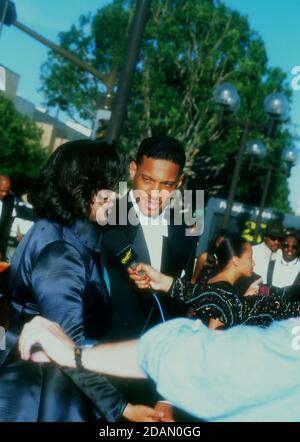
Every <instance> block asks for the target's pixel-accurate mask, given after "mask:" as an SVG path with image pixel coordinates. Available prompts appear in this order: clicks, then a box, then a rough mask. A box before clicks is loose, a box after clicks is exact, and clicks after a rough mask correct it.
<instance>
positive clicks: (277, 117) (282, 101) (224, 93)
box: [213, 83, 289, 229]
mask: <svg viewBox="0 0 300 442" xmlns="http://www.w3.org/2000/svg"><path fill="white" fill-rule="evenodd" d="M213 98H214V101H215V103H216V104H218V105H219V106H220V109H221V111H220V114H219V124H220V125H221V124H222V122H223V120H225V121H226V122H227V123H229V124H230V125H232V126H238V127H242V128H243V132H242V136H241V141H240V146H239V150H238V154H237V157H236V162H235V166H234V171H233V175H232V179H231V183H230V189H229V193H228V198H227V206H226V211H225V215H224V220H223V228H224V229H226V228H227V227H228V224H229V220H230V216H231V211H232V206H233V202H234V198H235V193H236V188H237V184H238V180H239V176H240V171H241V166H242V161H243V155H244V152H245V147H246V141H247V137H248V133H249V130H250V129H259V130H261V131H264V132H267V134H268V135H269V136H270V137H274V135H275V130H276V126H277V124H278V123H279V122H281V121H284V120H285V119H286V117H287V113H288V110H289V103H288V100H287V98H286V97H285V96H284V95H283V94H281V93H272V94H270V95H268V96H267V97H266V98H265V100H264V109H265V112H266V113H267V115H268V116H269V117H270V123H269V124H267V125H262V124H257V123H252V122H251V121H250V119H249V118H247V119H246V121H241V120H239V119H236V118H232V117H230V116H228V114H233V113H234V112H236V111H237V110H238V108H239V105H240V97H239V94H238V92H237V90H236V88H235V87H234V86H233V85H232V84H230V83H221V84H219V85H217V86H216V88H215V90H214V94H213Z"/></svg>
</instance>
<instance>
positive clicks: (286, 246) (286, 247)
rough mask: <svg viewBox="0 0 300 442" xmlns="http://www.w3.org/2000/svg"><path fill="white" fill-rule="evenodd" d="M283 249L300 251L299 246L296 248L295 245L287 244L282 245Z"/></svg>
mask: <svg viewBox="0 0 300 442" xmlns="http://www.w3.org/2000/svg"><path fill="white" fill-rule="evenodd" d="M282 247H283V248H284V249H293V250H298V246H296V244H293V245H292V246H291V245H290V244H287V243H285V244H283V245H282Z"/></svg>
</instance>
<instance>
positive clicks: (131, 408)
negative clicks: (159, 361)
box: [19, 316, 172, 422]
mask: <svg viewBox="0 0 300 442" xmlns="http://www.w3.org/2000/svg"><path fill="white" fill-rule="evenodd" d="M35 344H38V345H40V346H41V347H42V349H43V351H42V350H40V351H37V352H35V353H31V348H32V346H33V345H35ZM74 348H75V343H74V341H72V340H71V339H70V338H69V337H68V336H67V335H66V334H65V333H64V331H63V330H62V328H61V327H60V326H59V325H58V324H57V323H55V322H52V321H49V320H47V319H45V318H43V317H41V316H36V317H35V318H34V319H33V320H32V321H31V322H29V323H27V324H26V325H25V326H24V328H23V331H22V333H21V336H20V340H19V350H20V353H21V357H22V359H24V360H30V359H31V360H32V361H34V362H39V363H43V362H50V361H54V362H56V363H57V364H58V365H61V366H63V367H69V368H74V367H76V363H75V357H74ZM82 364H83V367H84V368H85V369H87V370H91V371H94V372H96V373H100V374H110V375H112V376H119V377H127V378H129V377H130V378H146V377H147V376H146V375H145V374H144V372H143V371H142V370H141V369H140V368H139V367H138V363H137V341H135V340H132V341H125V342H121V343H114V344H103V345H99V346H96V347H94V348H86V349H84V350H83V351H82ZM83 379H84V377H83ZM79 386H80V385H79ZM123 417H125V418H126V419H129V420H131V421H134V422H158V421H162V422H163V421H167V422H168V421H172V419H170V418H169V417H167V414H166V413H164V412H162V411H160V410H154V409H152V408H150V407H147V406H144V405H132V404H127V406H126V408H125V410H124V413H123Z"/></svg>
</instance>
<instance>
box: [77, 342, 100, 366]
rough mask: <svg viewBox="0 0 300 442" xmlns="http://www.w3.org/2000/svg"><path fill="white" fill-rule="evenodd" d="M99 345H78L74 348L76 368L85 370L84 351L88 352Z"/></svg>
mask: <svg viewBox="0 0 300 442" xmlns="http://www.w3.org/2000/svg"><path fill="white" fill-rule="evenodd" d="M96 344H97V342H96V341H94V340H93V341H91V342H86V343H85V344H83V345H77V346H76V347H74V357H75V364H76V368H81V369H84V366H83V364H82V353H83V350H86V349H87V348H93V347H95V345H96Z"/></svg>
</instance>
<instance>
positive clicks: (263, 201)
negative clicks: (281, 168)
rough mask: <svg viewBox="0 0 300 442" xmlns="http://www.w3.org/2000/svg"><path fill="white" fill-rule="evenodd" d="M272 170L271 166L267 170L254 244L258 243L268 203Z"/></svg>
mask: <svg viewBox="0 0 300 442" xmlns="http://www.w3.org/2000/svg"><path fill="white" fill-rule="evenodd" d="M272 172H273V167H272V166H269V167H268V172H267V177H266V182H265V187H264V191H263V194H262V196H261V200H260V205H259V212H258V216H257V220H256V226H255V231H254V239H253V243H254V244H256V240H257V237H258V233H259V230H260V224H261V219H262V213H263V210H264V208H265V205H266V200H267V196H268V192H269V188H270V182H271V176H272Z"/></svg>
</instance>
